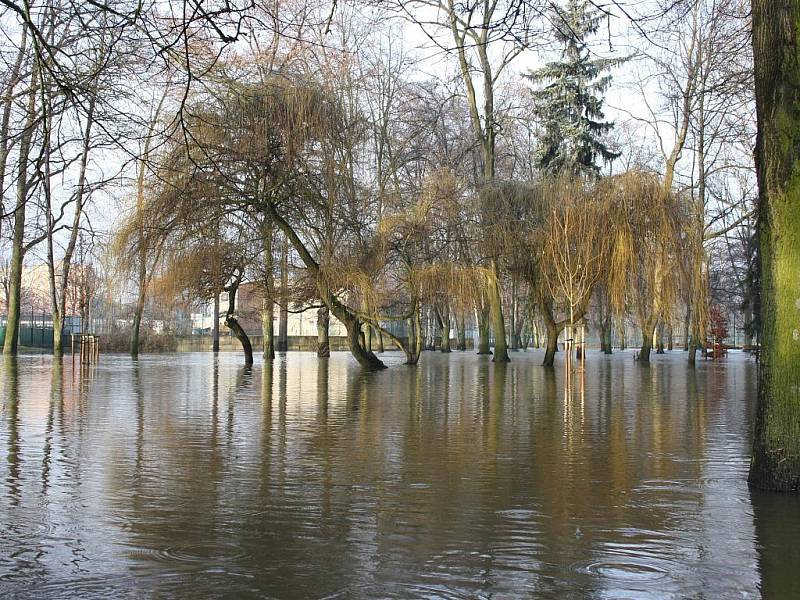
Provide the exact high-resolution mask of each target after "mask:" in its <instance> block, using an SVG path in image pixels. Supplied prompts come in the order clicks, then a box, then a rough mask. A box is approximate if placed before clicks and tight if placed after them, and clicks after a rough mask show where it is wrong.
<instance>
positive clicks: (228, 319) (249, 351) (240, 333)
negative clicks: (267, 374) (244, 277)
mask: <svg viewBox="0 0 800 600" xmlns="http://www.w3.org/2000/svg"><path fill="white" fill-rule="evenodd" d="M237 289H238V285H235V284H233V285H231V286H230V287H229V288H228V311H227V312H226V313H225V325H227V326H228V329H230V330H231V331H232V332H233V335H235V336H236V339H237V340H239V343H241V344H242V351H243V352H244V364H245V365H246V366H250V365H252V364H253V345H252V344H251V343H250V338H249V337H247V333H246V332H245V330H244V329H242V326H241V325H240V324H239V321H238V320H237V319H236V317H235V316H234V311H235V310H236V290H237Z"/></svg>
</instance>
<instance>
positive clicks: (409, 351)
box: [403, 309, 422, 365]
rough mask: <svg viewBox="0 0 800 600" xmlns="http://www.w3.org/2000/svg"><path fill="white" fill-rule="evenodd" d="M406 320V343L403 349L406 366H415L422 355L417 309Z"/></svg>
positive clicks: (420, 325) (419, 320)
mask: <svg viewBox="0 0 800 600" xmlns="http://www.w3.org/2000/svg"><path fill="white" fill-rule="evenodd" d="M413 312H414V314H413V315H412V316H411V318H409V319H408V322H407V323H408V342H407V344H406V346H405V347H404V348H403V351H404V352H405V355H406V364H407V365H416V364H417V363H418V362H419V357H420V354H422V318H421V316H420V312H419V309H415V310H414V311H413Z"/></svg>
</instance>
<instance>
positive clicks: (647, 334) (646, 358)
mask: <svg viewBox="0 0 800 600" xmlns="http://www.w3.org/2000/svg"><path fill="white" fill-rule="evenodd" d="M655 330H656V324H655V321H654V320H650V321H647V322H646V323H645V324H644V326H643V327H642V347H641V348H640V349H639V362H643V363H649V362H650V350H652V349H653V335H654V333H655Z"/></svg>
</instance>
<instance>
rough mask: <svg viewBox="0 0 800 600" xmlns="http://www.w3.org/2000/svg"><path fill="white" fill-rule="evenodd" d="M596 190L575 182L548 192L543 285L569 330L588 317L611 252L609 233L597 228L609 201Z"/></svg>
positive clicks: (555, 184) (557, 185)
mask: <svg viewBox="0 0 800 600" xmlns="http://www.w3.org/2000/svg"><path fill="white" fill-rule="evenodd" d="M592 191H593V190H592V189H591V188H590V187H589V185H588V184H586V183H585V182H583V181H581V180H579V179H576V178H572V179H556V180H554V181H551V182H550V183H549V192H548V193H547V197H548V198H549V199H550V201H551V202H550V205H549V209H548V210H547V213H546V215H545V224H544V228H543V234H542V235H543V242H544V243H543V269H542V270H543V272H544V273H546V275H545V277H544V284H545V286H546V287H547V288H548V290H549V296H550V298H551V299H552V301H553V304H556V305H561V306H562V311H563V313H564V315H565V319H566V320H567V324H568V325H570V327H572V326H574V325H576V324H578V323H579V322H580V321H581V320H583V318H584V316H585V315H586V312H587V310H588V308H589V302H590V300H591V298H592V294H593V292H594V289H595V286H596V284H597V283H598V282H599V281H600V280H601V278H602V277H603V275H604V272H605V269H606V268H607V259H608V254H609V250H610V245H609V236H608V235H607V232H606V231H604V230H603V229H601V228H600V227H598V226H597V224H598V223H600V222H602V219H603V218H604V217H605V215H606V214H607V206H606V199H605V198H604V197H603V196H602V195H595V194H592V193H591V192H592Z"/></svg>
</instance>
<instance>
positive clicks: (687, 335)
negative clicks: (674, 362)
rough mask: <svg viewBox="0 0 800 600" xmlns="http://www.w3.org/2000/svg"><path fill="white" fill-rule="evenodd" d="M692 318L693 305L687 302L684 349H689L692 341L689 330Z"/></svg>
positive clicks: (684, 323)
mask: <svg viewBox="0 0 800 600" xmlns="http://www.w3.org/2000/svg"><path fill="white" fill-rule="evenodd" d="M691 318H692V305H691V304H689V303H688V302H687V304H686V316H685V317H684V320H683V349H684V350H688V349H689V343H690V341H689V338H690V337H691V334H690V332H689V327H690V321H691Z"/></svg>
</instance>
